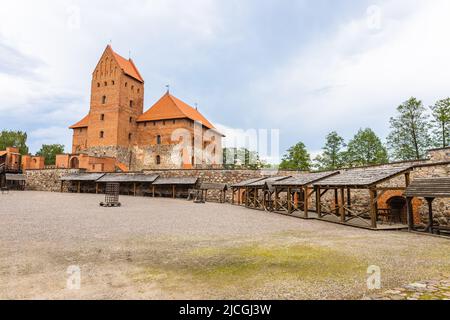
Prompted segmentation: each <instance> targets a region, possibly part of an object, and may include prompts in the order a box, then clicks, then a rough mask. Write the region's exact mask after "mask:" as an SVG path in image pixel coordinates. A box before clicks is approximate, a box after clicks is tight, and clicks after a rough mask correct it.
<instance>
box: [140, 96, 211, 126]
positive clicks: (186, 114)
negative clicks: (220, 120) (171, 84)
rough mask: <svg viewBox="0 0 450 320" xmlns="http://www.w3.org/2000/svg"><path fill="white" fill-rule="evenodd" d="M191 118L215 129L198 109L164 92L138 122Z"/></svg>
mask: <svg viewBox="0 0 450 320" xmlns="http://www.w3.org/2000/svg"><path fill="white" fill-rule="evenodd" d="M185 118H188V119H191V120H193V121H199V122H201V123H202V124H203V125H204V126H205V127H207V128H208V129H215V128H214V126H213V125H212V123H211V122H209V121H208V120H207V119H206V118H205V117H204V116H203V115H202V114H201V113H200V112H199V111H198V110H196V109H195V108H193V107H191V106H190V105H188V104H186V103H184V102H183V101H181V100H180V99H178V98H176V97H174V96H173V95H171V94H170V93H166V94H165V95H164V96H162V98H161V99H159V100H158V102H156V103H155V104H154V105H153V106H152V107H151V108H150V109H149V110H147V111H146V112H145V113H143V114H142V115H140V116H139V117H138V119H137V121H138V122H145V121H156V120H171V119H185Z"/></svg>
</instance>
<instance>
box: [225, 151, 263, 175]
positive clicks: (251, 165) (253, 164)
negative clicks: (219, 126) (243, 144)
mask: <svg viewBox="0 0 450 320" xmlns="http://www.w3.org/2000/svg"><path fill="white" fill-rule="evenodd" d="M223 165H224V168H225V169H253V170H258V169H261V168H264V167H266V166H267V165H266V163H264V161H262V160H261V159H260V157H259V154H258V152H256V151H250V150H248V149H246V148H224V149H223Z"/></svg>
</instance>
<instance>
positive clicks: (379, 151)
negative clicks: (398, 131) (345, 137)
mask: <svg viewBox="0 0 450 320" xmlns="http://www.w3.org/2000/svg"><path fill="white" fill-rule="evenodd" d="M345 158H346V162H347V164H348V165H349V166H351V167H353V166H366V165H375V164H384V163H388V162H389V158H388V152H387V150H386V148H385V147H384V146H383V143H382V142H381V140H380V138H378V137H377V135H376V134H375V132H373V131H372V129H370V128H367V129H364V130H363V129H360V130H359V131H358V133H357V134H356V135H355V136H354V137H353V139H352V140H350V142H349V143H348V146H347V152H346V153H345Z"/></svg>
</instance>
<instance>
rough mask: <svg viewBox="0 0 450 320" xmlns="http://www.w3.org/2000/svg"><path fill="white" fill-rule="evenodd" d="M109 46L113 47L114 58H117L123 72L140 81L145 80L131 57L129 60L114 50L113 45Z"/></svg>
mask: <svg viewBox="0 0 450 320" xmlns="http://www.w3.org/2000/svg"><path fill="white" fill-rule="evenodd" d="M108 46H109V45H108ZM109 48H110V49H111V51H112V53H113V56H114V58H115V59H116V61H117V63H118V64H119V66H120V68H121V69H122V70H123V72H124V73H125V74H127V75H129V76H130V77H132V78H134V79H136V80H138V81H140V82H144V79H143V78H142V76H141V74H140V73H139V70H138V69H137V67H136V65H135V64H134V62H133V60H132V59H131V58H130V59H128V60H127V59H125V58H124V57H122V56H121V55H119V54H118V53H116V52H114V50H113V49H112V48H111V46H109Z"/></svg>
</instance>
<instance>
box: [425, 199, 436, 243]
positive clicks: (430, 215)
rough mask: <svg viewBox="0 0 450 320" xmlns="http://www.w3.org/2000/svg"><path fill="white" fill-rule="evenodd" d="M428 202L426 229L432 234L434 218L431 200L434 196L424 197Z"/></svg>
mask: <svg viewBox="0 0 450 320" xmlns="http://www.w3.org/2000/svg"><path fill="white" fill-rule="evenodd" d="M425 200H427V202H428V228H427V231H429V232H430V233H431V234H433V227H434V219H433V201H434V198H425Z"/></svg>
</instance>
